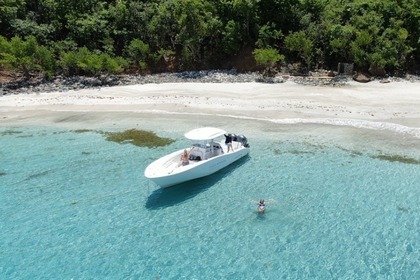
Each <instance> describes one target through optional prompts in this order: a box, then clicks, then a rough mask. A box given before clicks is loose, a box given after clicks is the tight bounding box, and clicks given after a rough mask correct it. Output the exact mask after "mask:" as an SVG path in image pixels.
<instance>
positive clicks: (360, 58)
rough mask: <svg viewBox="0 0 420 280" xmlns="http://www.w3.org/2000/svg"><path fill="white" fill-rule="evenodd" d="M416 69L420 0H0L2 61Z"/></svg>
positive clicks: (45, 73) (36, 67) (86, 66)
mask: <svg viewBox="0 0 420 280" xmlns="http://www.w3.org/2000/svg"><path fill="white" fill-rule="evenodd" d="M339 62H345V63H354V67H355V69H356V70H358V71H365V72H370V73H371V74H372V75H385V74H391V75H398V74H402V73H407V72H412V73H417V74H418V72H416V71H418V69H419V62H420V0H398V1H395V0H354V1H349V0H297V1H296V0H293V1H292V0H143V1H135V0H0V70H3V71H11V72H14V73H19V74H20V75H22V76H24V77H26V78H30V77H31V76H34V75H37V76H42V77H46V78H48V77H53V76H56V75H63V76H72V75H88V76H93V75H100V74H116V73H157V72H172V71H184V70H200V69H230V68H239V70H261V69H263V68H264V67H268V68H270V69H272V68H277V69H280V67H281V66H282V65H283V66H284V65H293V66H294V68H296V69H301V71H303V72H305V71H308V70H311V69H319V68H322V69H336V67H337V64H338V63H339Z"/></svg>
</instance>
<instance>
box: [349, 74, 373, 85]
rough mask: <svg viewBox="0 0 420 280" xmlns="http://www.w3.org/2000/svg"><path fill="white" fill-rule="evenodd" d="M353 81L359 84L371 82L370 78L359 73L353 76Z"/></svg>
mask: <svg viewBox="0 0 420 280" xmlns="http://www.w3.org/2000/svg"><path fill="white" fill-rule="evenodd" d="M353 80H355V81H356V82H359V83H368V82H370V77H369V76H368V75H365V74H363V73H357V74H356V75H354V76H353Z"/></svg>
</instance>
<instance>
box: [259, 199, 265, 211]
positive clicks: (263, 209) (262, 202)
mask: <svg viewBox="0 0 420 280" xmlns="http://www.w3.org/2000/svg"><path fill="white" fill-rule="evenodd" d="M258 212H260V213H264V212H265V202H264V199H260V202H258Z"/></svg>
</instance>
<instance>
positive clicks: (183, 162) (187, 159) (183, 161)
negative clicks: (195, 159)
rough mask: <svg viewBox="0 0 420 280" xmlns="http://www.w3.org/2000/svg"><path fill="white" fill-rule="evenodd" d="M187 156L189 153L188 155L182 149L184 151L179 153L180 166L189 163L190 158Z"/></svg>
mask: <svg viewBox="0 0 420 280" xmlns="http://www.w3.org/2000/svg"><path fill="white" fill-rule="evenodd" d="M188 156H189V155H188V152H187V150H184V152H183V153H182V155H181V164H182V166H185V165H188V164H190V160H189V158H188Z"/></svg>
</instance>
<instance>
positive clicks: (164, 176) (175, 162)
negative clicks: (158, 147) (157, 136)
mask: <svg viewBox="0 0 420 280" xmlns="http://www.w3.org/2000/svg"><path fill="white" fill-rule="evenodd" d="M182 151H183V150H180V151H177V152H174V153H172V154H169V155H167V156H164V157H162V158H160V159H158V160H156V161H154V162H152V163H151V164H150V165H149V166H148V167H147V168H146V170H145V171H144V175H145V176H146V177H147V178H149V179H150V180H152V181H153V182H155V183H156V184H157V185H159V186H160V187H161V188H167V187H170V186H173V185H177V184H180V183H183V182H187V181H190V180H193V179H197V178H201V177H205V176H208V175H210V174H213V173H215V172H217V171H219V170H220V169H222V168H224V167H226V166H228V165H230V164H232V163H233V162H235V161H237V160H238V159H240V158H242V157H244V156H246V155H247V154H248V153H249V148H248V147H243V146H242V147H238V148H237V149H235V151H234V152H229V153H224V154H221V155H218V156H215V157H212V158H209V159H206V160H200V161H190V164H188V165H185V166H182V165H180V161H179V158H180V156H181V153H182Z"/></svg>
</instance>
